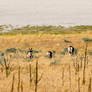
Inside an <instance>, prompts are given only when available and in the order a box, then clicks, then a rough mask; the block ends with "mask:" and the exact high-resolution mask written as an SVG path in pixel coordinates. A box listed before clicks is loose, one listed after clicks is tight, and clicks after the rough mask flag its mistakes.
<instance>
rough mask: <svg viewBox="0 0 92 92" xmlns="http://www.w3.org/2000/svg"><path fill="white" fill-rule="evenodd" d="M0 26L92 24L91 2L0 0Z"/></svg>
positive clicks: (81, 0) (77, 0)
mask: <svg viewBox="0 0 92 92" xmlns="http://www.w3.org/2000/svg"><path fill="white" fill-rule="evenodd" d="M0 24H15V25H27V24H30V25H80V24H81V25H83V24H86V25H87V24H90V25H91V24H92V0H0Z"/></svg>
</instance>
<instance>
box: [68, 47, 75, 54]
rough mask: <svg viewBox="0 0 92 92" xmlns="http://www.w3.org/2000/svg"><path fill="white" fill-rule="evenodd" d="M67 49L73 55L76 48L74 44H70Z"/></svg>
mask: <svg viewBox="0 0 92 92" xmlns="http://www.w3.org/2000/svg"><path fill="white" fill-rule="evenodd" d="M67 50H68V53H69V54H70V55H71V56H72V55H73V54H74V51H75V49H74V47H73V46H69V47H68V49H67Z"/></svg>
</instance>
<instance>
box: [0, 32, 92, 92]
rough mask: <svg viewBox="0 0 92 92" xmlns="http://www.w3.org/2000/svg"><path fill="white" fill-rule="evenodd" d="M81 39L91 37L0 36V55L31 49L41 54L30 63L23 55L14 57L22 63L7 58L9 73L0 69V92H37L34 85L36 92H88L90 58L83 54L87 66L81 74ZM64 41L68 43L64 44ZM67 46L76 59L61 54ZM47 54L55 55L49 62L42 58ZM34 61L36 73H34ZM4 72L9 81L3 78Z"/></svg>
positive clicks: (91, 72) (91, 46) (91, 47)
mask: <svg viewBox="0 0 92 92" xmlns="http://www.w3.org/2000/svg"><path fill="white" fill-rule="evenodd" d="M84 37H88V38H91V37H92V34H90V33H82V34H69V35H68V34H64V35H49V34H48V35H45V34H44V35H16V36H0V51H5V50H6V49H7V48H20V49H28V48H31V47H32V48H33V49H35V50H41V51H42V52H41V53H36V54H34V56H35V58H33V59H32V61H30V62H29V61H28V60H27V58H26V54H24V53H23V54H22V53H16V54H18V55H20V56H23V57H25V59H23V58H17V57H16V58H15V57H10V56H9V55H6V58H7V59H8V60H7V63H8V62H9V64H6V65H9V67H8V68H9V69H6V68H7V67H5V66H4V65H3V66H2V65H0V92H36V91H35V86H36V81H37V92H91V87H92V85H91V80H92V56H91V55H88V54H86V55H87V58H86V60H87V62H86V68H85V70H84V61H85V58H84V56H85V42H83V41H82V38H84ZM64 40H69V41H71V43H65V42H64ZM69 45H73V46H74V47H75V48H77V49H78V55H74V56H70V55H68V54H65V55H62V54H60V52H61V51H63V49H64V48H67V47H68V46H69ZM48 50H54V51H56V54H55V56H54V57H53V58H52V59H49V58H47V57H45V54H46V52H47V51H48ZM88 50H92V43H88ZM14 55H15V54H13V55H12V56H14ZM37 61H38V65H37V66H38V69H36V62H37ZM30 66H31V68H30ZM19 67H20V68H19ZM7 70H8V71H9V74H8V77H6V75H7V74H6V73H7ZM37 70H38V72H37ZM37 74H38V77H37ZM13 76H14V79H13ZM83 77H84V82H85V83H83ZM36 78H37V79H36ZM30 79H31V81H30Z"/></svg>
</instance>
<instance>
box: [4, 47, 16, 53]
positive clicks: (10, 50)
mask: <svg viewBox="0 0 92 92" xmlns="http://www.w3.org/2000/svg"><path fill="white" fill-rule="evenodd" d="M16 51H17V49H16V48H8V49H6V53H11V52H12V53H16Z"/></svg>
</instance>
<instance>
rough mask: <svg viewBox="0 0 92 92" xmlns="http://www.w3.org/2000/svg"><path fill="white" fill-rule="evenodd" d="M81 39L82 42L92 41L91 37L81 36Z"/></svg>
mask: <svg viewBox="0 0 92 92" xmlns="http://www.w3.org/2000/svg"><path fill="white" fill-rule="evenodd" d="M82 40H83V41H84V42H92V39H89V38H82Z"/></svg>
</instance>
